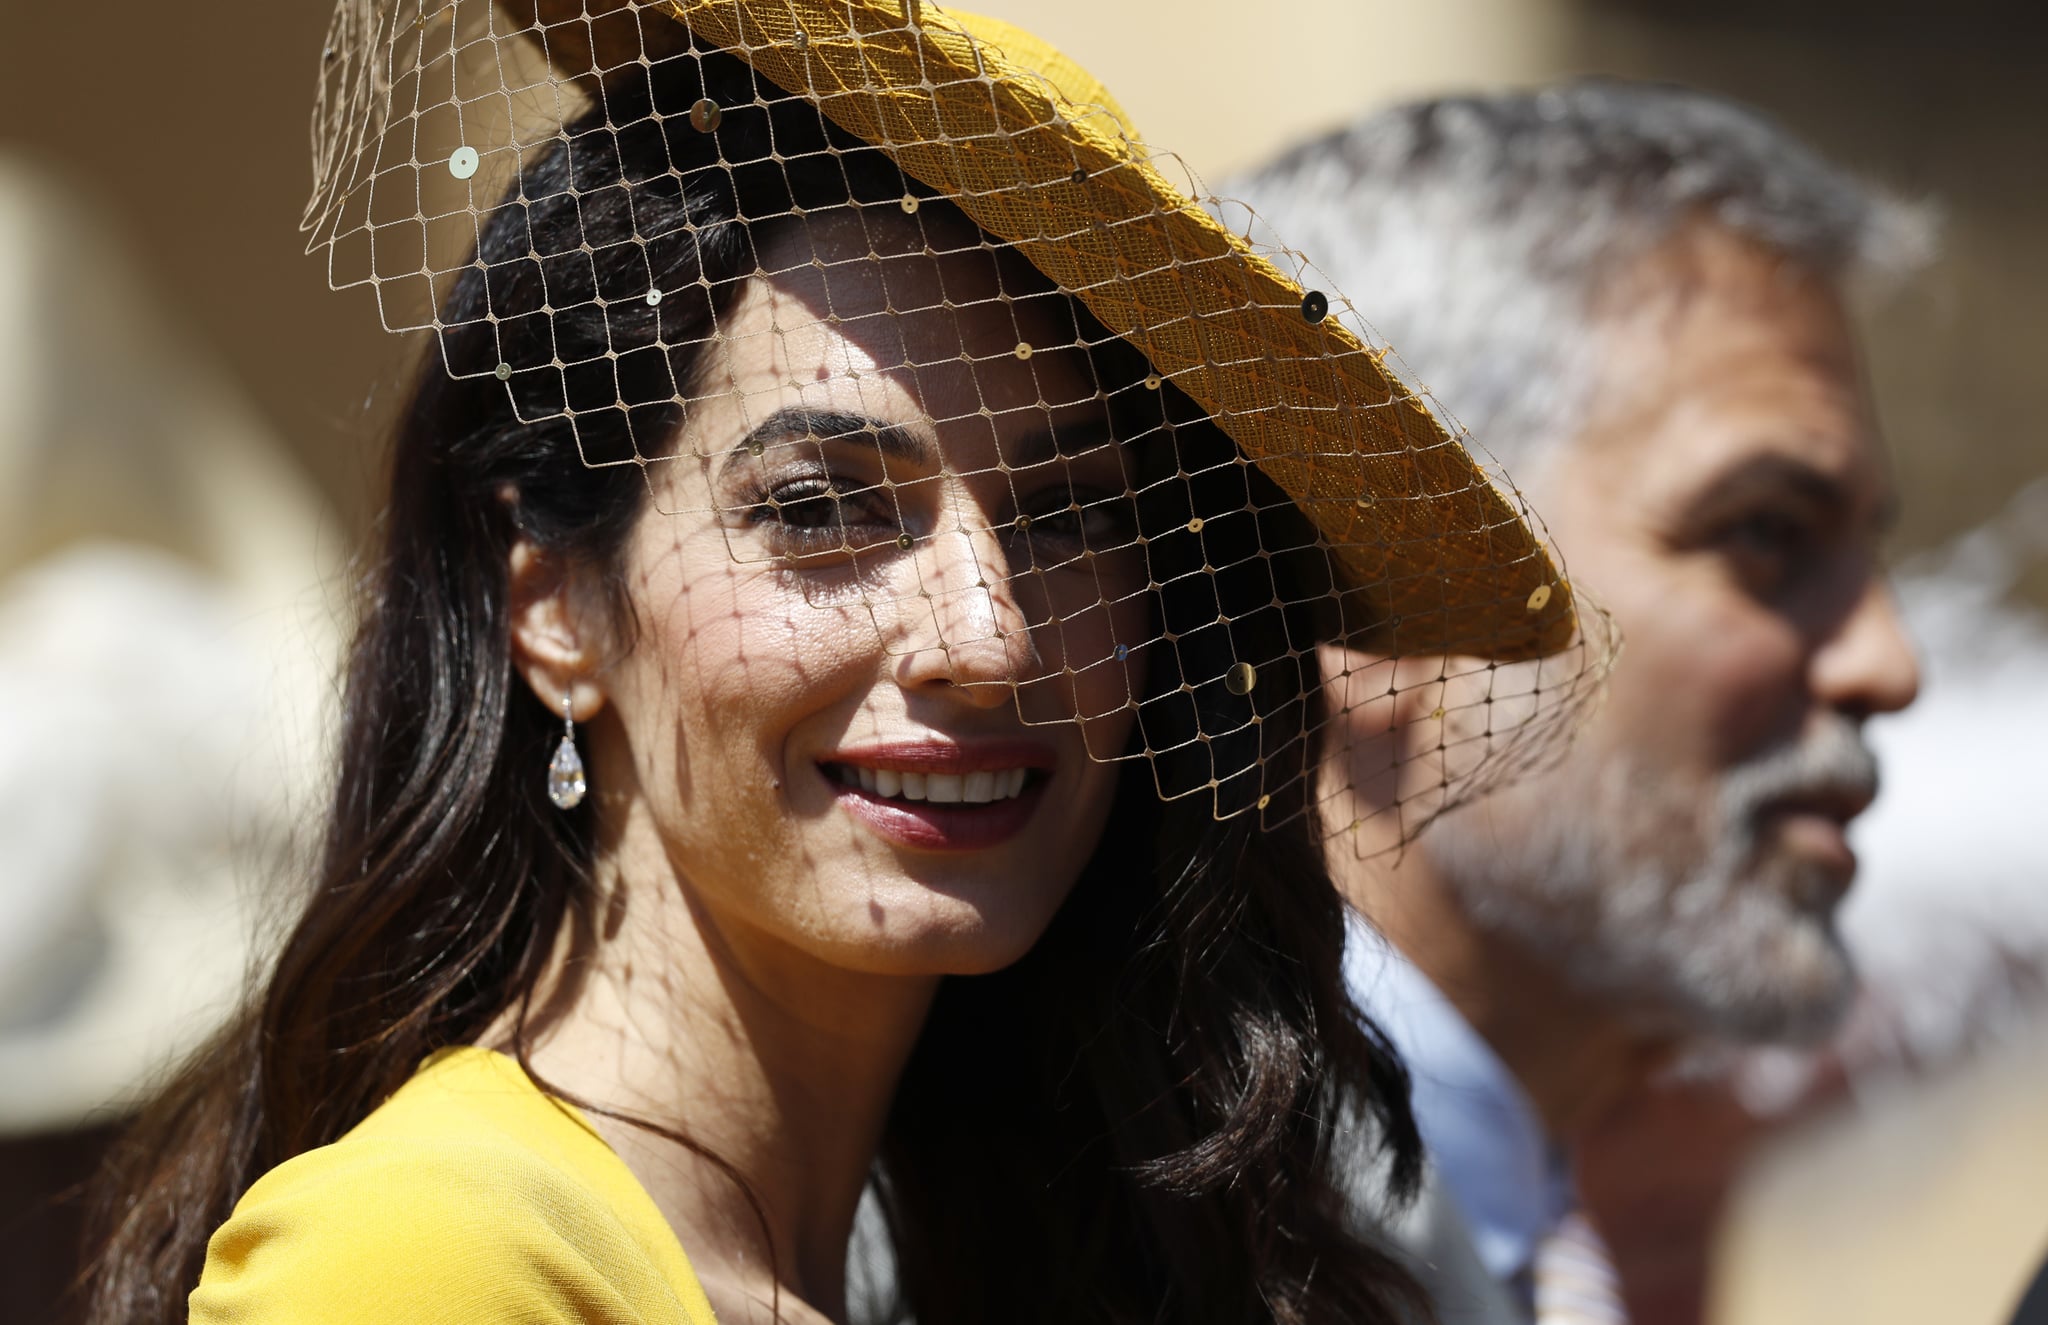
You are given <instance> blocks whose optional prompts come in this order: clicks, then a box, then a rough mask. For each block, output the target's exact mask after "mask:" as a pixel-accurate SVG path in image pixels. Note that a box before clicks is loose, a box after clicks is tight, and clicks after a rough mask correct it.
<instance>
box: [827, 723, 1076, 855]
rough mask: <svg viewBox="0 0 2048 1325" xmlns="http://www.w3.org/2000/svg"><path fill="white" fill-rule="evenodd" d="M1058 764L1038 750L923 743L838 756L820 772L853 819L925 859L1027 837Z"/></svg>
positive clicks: (1030, 745) (1024, 745) (1016, 745)
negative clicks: (1027, 828) (1026, 830)
mask: <svg viewBox="0 0 2048 1325" xmlns="http://www.w3.org/2000/svg"><path fill="white" fill-rule="evenodd" d="M1055 762H1056V761H1055V757H1054V755H1053V752H1052V750H1051V749H1050V748H1049V747H1047V746H1043V745H1040V744H1038V743H1036V742H1001V743H989V744H977V745H954V744H951V743H949V742H916V743H905V744H897V745H887V746H882V745H875V746H863V747H860V748H858V749H849V750H838V751H834V752H833V754H832V755H831V757H829V758H826V759H821V760H819V761H818V766H819V769H820V771H821V772H822V773H823V774H824V776H825V780H826V781H827V782H828V783H830V784H831V786H832V790H833V792H834V793H835V794H836V795H837V796H838V797H839V803H840V804H841V805H843V806H845V807H846V812H847V813H848V814H850V815H852V816H853V817H854V818H855V819H857V820H859V821H860V822H861V823H862V824H864V825H865V826H866V827H867V828H868V829H869V830H870V831H872V832H874V833H875V834H876V835H878V836H880V837H882V838H884V839H886V840H888V841H890V842H894V843H896V844H897V845H899V846H905V847H911V848H914V849H918V850H924V851H979V850H984V849H986V848H988V847H993V846H998V845H1000V844H1002V843H1004V842H1007V841H1009V840H1010V839H1011V838H1013V837H1015V836H1017V834H1019V833H1021V832H1022V831H1023V830H1024V826H1025V825H1026V824H1028V823H1029V822H1030V821H1031V817H1032V816H1033V815H1034V814H1036V813H1037V811H1038V803H1039V800H1040V799H1041V797H1042V796H1043V794H1044V791H1045V784H1046V781H1047V777H1048V775H1049V774H1050V773H1051V771H1052V769H1053V767H1054V764H1055Z"/></svg>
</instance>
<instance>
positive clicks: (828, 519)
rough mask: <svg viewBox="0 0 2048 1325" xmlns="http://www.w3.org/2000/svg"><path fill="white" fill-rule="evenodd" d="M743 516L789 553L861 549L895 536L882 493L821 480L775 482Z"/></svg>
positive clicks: (893, 515) (892, 516) (893, 518)
mask: <svg viewBox="0 0 2048 1325" xmlns="http://www.w3.org/2000/svg"><path fill="white" fill-rule="evenodd" d="M747 514H748V520H749V523H751V524H753V525H755V526H757V527H759V528H762V529H764V530H765V531H766V532H767V533H768V535H769V537H770V539H771V540H772V541H773V542H775V543H776V544H778V545H779V547H778V550H779V551H781V552H783V553H785V554H787V555H792V556H808V555H814V554H816V553H819V552H830V551H835V550H838V549H842V548H860V547H865V546H868V545H870V544H873V543H876V542H880V541H882V540H884V539H889V538H894V537H895V536H896V512H895V509H894V507H893V505H892V504H891V503H890V502H889V500H888V498H887V496H886V494H883V493H880V492H877V491H875V490H873V489H855V490H853V491H851V492H848V491H843V490H842V489H841V488H840V487H839V486H837V485H835V484H834V483H832V482H831V481H830V480H827V479H822V478H804V479H797V480H794V481H792V482H787V483H782V484H778V485H776V486H774V487H772V488H770V489H769V490H768V491H767V492H766V493H764V494H763V495H762V497H761V498H760V500H758V501H757V502H755V503H754V504H753V505H752V506H751V507H749V508H748V512H747Z"/></svg>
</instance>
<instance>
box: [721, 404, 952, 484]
mask: <svg viewBox="0 0 2048 1325" xmlns="http://www.w3.org/2000/svg"><path fill="white" fill-rule="evenodd" d="M806 439H808V440H811V441H818V442H836V441H859V440H862V439H866V440H868V441H871V442H872V443H873V444H874V446H875V449H877V450H879V451H880V452H881V453H882V454H883V455H885V456H891V457H894V458H895V459H898V460H903V461H906V462H908V463H909V464H912V465H916V466H920V467H922V468H925V469H934V468H937V467H938V463H939V455H938V448H937V447H935V446H933V445H932V443H931V442H929V441H928V440H926V439H925V438H923V437H920V436H918V435H917V434H916V433H914V432H912V431H911V430H910V429H908V428H906V427H904V426H903V425H901V424H896V423H888V422H885V421H883V420H881V419H877V418H873V417H871V416H869V415H866V414H853V413H849V412H847V411H845V410H831V409H809V408H806V407H805V406H802V405H790V406H787V407H785V408H783V409H779V410H776V411H775V412H774V413H773V414H770V415H769V416H768V417H767V418H766V419H763V420H762V421H761V424H760V426H759V427H757V428H755V429H754V430H753V431H752V432H749V433H748V434H747V435H746V436H745V437H742V438H740V440H739V441H737V442H735V443H733V445H732V448H731V449H730V450H729V451H727V452H726V461H725V463H726V465H731V464H732V463H733V461H734V460H735V459H736V458H737V457H738V456H740V455H744V454H751V453H752V452H754V451H756V450H758V449H760V448H762V447H768V446H774V445H777V444H778V443H783V442H796V441H804V440H806ZM721 472H722V470H721Z"/></svg>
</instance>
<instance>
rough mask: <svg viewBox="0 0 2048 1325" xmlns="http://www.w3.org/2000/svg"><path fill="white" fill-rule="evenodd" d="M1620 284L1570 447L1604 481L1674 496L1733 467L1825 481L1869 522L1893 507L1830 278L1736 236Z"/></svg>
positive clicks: (1694, 245) (1768, 476)
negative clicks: (1623, 289)
mask: <svg viewBox="0 0 2048 1325" xmlns="http://www.w3.org/2000/svg"><path fill="white" fill-rule="evenodd" d="M1659 281H1662V282H1663V284H1661V285H1660V284H1658V282H1659ZM1627 288H1629V289H1631V290H1632V291H1633V292H1634V294H1635V298H1634V300H1633V301H1632V306H1631V307H1628V308H1626V309H1618V308H1613V306H1612V305H1611V304H1610V312H1611V314H1612V315H1611V316H1610V318H1609V319H1608V321H1607V323H1606V326H1607V330H1608V335H1607V336H1606V338H1605V342H1604V345H1603V349H1602V353H1601V358H1600V362H1599V368H1598V372H1599V375H1600V377H1601V383H1600V386H1599V388H1598V389H1597V390H1596V391H1595V393H1594V400H1593V409H1592V410H1591V422H1590V425H1589V427H1588V429H1587V431H1586V433H1585V434H1584V435H1583V436H1582V437H1581V439H1580V442H1581V445H1580V446H1579V447H1577V448H1575V450H1577V451H1578V452H1579V458H1582V459H1584V460H1586V461H1589V462H1592V464H1593V465H1594V466H1596V467H1597V468H1598V469H1600V470H1601V471H1603V472H1605V473H1606V474H1607V476H1608V478H1609V479H1610V480H1612V481H1610V482H1609V483H1607V484H1604V485H1603V486H1605V487H1608V488H1609V489H1610V490H1613V489H1615V488H1619V487H1626V488H1628V489H1631V490H1632V491H1631V492H1630V494H1629V495H1631V496H1633V497H1637V498H1640V499H1645V500H1651V501H1658V500H1664V501H1681V500H1684V499H1686V498H1687V497H1689V496H1690V495H1691V494H1693V493H1695V492H1697V491H1699V490H1701V489H1704V488H1706V487H1709V486H1711V485H1714V484H1717V483H1721V482H1724V481H1728V480H1729V479H1730V477H1731V476H1737V477H1742V478H1743V479H1744V480H1745V481H1748V482H1752V483H1756V484H1764V483H1779V484H1783V485H1787V486H1791V487H1799V488H1804V489H1806V490H1807V495H1809V496H1818V495H1819V494H1820V490H1821V488H1822V487H1829V488H1832V489H1834V490H1835V492H1836V495H1837V496H1838V497H1839V499H1840V500H1842V501H1843V502H1845V503H1846V504H1848V505H1850V506H1853V507H1856V508H1860V509H1861V511H1862V513H1863V514H1864V515H1866V516H1868V517H1869V518H1873V519H1876V518H1881V512H1884V511H1886V510H1888V509H1889V507H1890V505H1891V502H1892V493H1891V486H1890V476H1889V471H1888V467H1887V464H1886V461H1885V457H1884V452H1883V445H1882V441H1881V439H1880V437H1879V435H1878V431H1877V426H1876V421H1875V418H1874V416H1873V414H1872V411H1871V407H1870V402H1869V398H1868V393H1867V391H1866V389H1865V385H1864V382H1863V378H1862V368H1861V361H1860V358H1859V356H1858V353H1857V347H1856V342H1855V337H1854V331H1853V329H1852V327H1851V325H1850V322H1849V319H1848V316H1847V314H1846V312H1845V310H1844V308H1843V306H1842V302H1841V300H1840V298H1839V296H1838V294H1837V292H1836V291H1835V290H1833V289H1832V288H1831V287H1830V286H1829V284H1828V283H1827V282H1826V281H1824V280H1821V279H1820V278H1818V277H1816V276H1813V275H1811V274H1809V273H1806V272H1802V271H1799V270H1797V269H1794V268H1791V267H1789V266H1787V265H1786V264H1785V263H1783V262H1782V261H1780V260H1778V259H1777V258H1776V257H1775V256H1774V255H1771V254H1769V253H1768V252H1766V251H1763V250H1761V249H1758V248H1756V247H1754V246H1753V245H1749V244H1748V243H1747V242H1746V241H1740V240H1736V239H1733V238H1732V237H1730V238H1729V239H1728V240H1727V242H1725V243H1722V242H1717V241H1711V240H1709V241H1700V240H1698V239H1694V240H1690V241H1688V242H1687V244H1686V247H1685V251H1683V252H1681V253H1680V254H1679V255H1677V256H1676V257H1675V258H1674V257H1673V256H1671V255H1660V256H1657V257H1654V258H1652V259H1651V260H1648V261H1646V262H1645V263H1644V264H1643V266H1642V267H1640V268H1639V269H1638V270H1637V271H1636V272H1635V273H1634V274H1633V275H1632V276H1631V278H1630V280H1629V282H1628V283H1627Z"/></svg>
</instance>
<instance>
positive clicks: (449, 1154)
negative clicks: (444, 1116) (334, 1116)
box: [191, 1078, 712, 1325]
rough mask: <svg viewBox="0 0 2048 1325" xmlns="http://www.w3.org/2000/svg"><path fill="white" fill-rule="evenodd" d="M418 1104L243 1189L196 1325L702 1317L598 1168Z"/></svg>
mask: <svg viewBox="0 0 2048 1325" xmlns="http://www.w3.org/2000/svg"><path fill="white" fill-rule="evenodd" d="M419 1080H420V1079H419V1078H415V1083H416V1084H417V1083H418V1082H419ZM409 1092H410V1094H409ZM418 1095H419V1092H417V1091H415V1090H414V1089H413V1087H411V1086H409V1087H408V1088H407V1090H406V1091H401V1092H400V1094H399V1095H398V1096H395V1097H394V1098H393V1100H392V1101H391V1102H390V1103H388V1104H386V1105H385V1106H384V1108H383V1109H380V1110H378V1111H377V1112H376V1113H373V1114H372V1115H371V1116H370V1118H369V1119H368V1120H367V1121H366V1123H365V1125H364V1126H363V1127H360V1128H358V1129H357V1130H356V1131H355V1132H352V1133H350V1134H349V1135H348V1136H346V1137H344V1138H342V1139H341V1140H340V1141H338V1142H336V1143H335V1144H333V1145H329V1146H323V1147H321V1148H320V1149H318V1150H312V1151H308V1152H307V1153H305V1154H303V1155H299V1156H297V1157H295V1158H293V1159H291V1160H288V1161H287V1162H285V1163H284V1164H282V1165H279V1166H278V1167H277V1168H275V1169H273V1170H271V1171H270V1172H269V1173H267V1174H265V1175H264V1176H263V1177H262V1178H261V1179H260V1180H259V1181H258V1182H257V1183H256V1184H255V1185H254V1186H252V1187H251V1188H250V1189H249V1190H248V1192H247V1193H246V1194H245V1195H244V1196H243V1198H242V1200H241V1201H240V1202H239V1203H238V1204H237V1205H236V1207H235V1211H234V1214H233V1215H232V1216H231V1217H230V1218H229V1220H228V1222H227V1223H225V1224H223V1225H222V1226H221V1227H220V1229H219V1230H218V1231H217V1232H215V1234H214V1235H213V1238H212V1240H211V1241H210V1242H209V1243H208V1244H207V1252H206V1268H205V1271H204V1273H203V1274H202V1276H201V1278H200V1282H199V1287H198V1289H197V1290H195V1291H194V1293H193V1294H192V1299H191V1320H192V1322H193V1325H230V1323H231V1322H232V1323H233V1325H245V1323H248V1325H257V1323H260V1325H370V1323H371V1322H377V1323H378V1325H384V1323H385V1322H394V1321H406V1322H420V1323H421V1325H470V1323H471V1322H475V1323H477V1325H482V1322H493V1323H498V1322H512V1321H517V1322H521V1323H522V1325H527V1323H531V1325H553V1323H554V1322H561V1323H562V1325H570V1323H571V1322H574V1323H575V1325H584V1323H585V1322H604V1323H610V1322H621V1323H624V1322H632V1323H634V1325H640V1323H642V1322H646V1323H649V1325H651V1323H652V1322H663V1323H664V1325H671V1323H672V1325H712V1321H711V1314H710V1310H709V1307H708V1306H706V1305H705V1304H704V1301H703V1294H702V1289H701V1288H699V1287H698V1285H697V1284H696V1282H695V1278H694V1276H692V1275H690V1274H689V1272H688V1269H687V1265H686V1263H684V1262H683V1261H682V1259H681V1257H680V1249H674V1250H675V1253H676V1254H675V1255H673V1256H668V1255H665V1254H664V1253H663V1250H662V1249H661V1248H660V1246H659V1244H656V1243H651V1241H650V1237H649V1235H648V1230H646V1229H644V1228H642V1227H640V1226H639V1225H640V1224H641V1223H644V1222H645V1214H646V1213H647V1212H646V1211H643V1210H641V1209H639V1208H637V1207H636V1206H634V1205H633V1203H632V1202H630V1201H622V1200H621V1199H619V1198H620V1193H618V1192H617V1191H607V1190H604V1189H605V1187H607V1186H609V1185H610V1184H609V1183H608V1182H606V1181H605V1180H604V1175H603V1174H602V1172H601V1171H600V1173H599V1174H598V1175H597V1177H598V1181H596V1182H593V1181H592V1180H591V1177H592V1175H591V1174H589V1173H587V1172H582V1171H579V1169H578V1168H577V1167H576V1166H575V1165H573V1164H571V1165H565V1164H564V1163H563V1162H562V1160H561V1156H560V1155H559V1154H552V1153H550V1150H549V1147H547V1146H546V1145H537V1144H535V1140H536V1138H534V1137H531V1136H525V1135H521V1134H520V1133H519V1132H518V1131H517V1129H516V1128H515V1129H513V1130H510V1131H508V1130H506V1129H505V1128H502V1127H499V1126H494V1125H492V1120H491V1119H489V1118H488V1117H479V1118H478V1119H477V1120H476V1125H474V1126H471V1127H469V1128H467V1129H462V1128H458V1127H455V1126H443V1125H439V1114H440V1113H442V1112H445V1111H444V1110H440V1109H433V1110H427V1111H424V1113H423V1112H422V1111H420V1110H418V1109H417V1108H415V1107H413V1104H412V1101H414V1100H416V1099H417V1097H418ZM534 1098H535V1099H536V1100H538V1101H540V1102H541V1103H542V1105H543V1106H544V1107H547V1108H553V1107H555V1106H554V1105H553V1104H552V1102H551V1101H546V1099H545V1097H543V1096H540V1095H539V1093H538V1092H537V1091H536V1092H534ZM422 1116H433V1117H434V1118H435V1124H434V1125H429V1126H419V1125H413V1124H416V1123H417V1121H418V1119H419V1118H420V1117H422ZM450 1121H453V1120H452V1119H451V1120H450ZM603 1153H604V1155H605V1157H607V1158H609V1159H610V1161H611V1162H612V1163H613V1164H618V1161H617V1160H616V1157H612V1156H610V1152H609V1151H605V1152H603ZM618 1167H619V1169H620V1171H621V1172H623V1171H624V1166H623V1165H622V1164H618ZM633 1195H637V1196H639V1197H640V1199H641V1200H643V1201H644V1200H645V1199H646V1198H645V1195H644V1192H637V1191H636V1192H635V1193H633ZM622 1207H623V1208H622ZM648 1210H651V1205H650V1206H649V1207H648ZM662 1232H663V1233H664V1234H666V1225H663V1226H662ZM668 1237H669V1239H670V1243H671V1245H672V1242H673V1235H668ZM679 1267H680V1268H679Z"/></svg>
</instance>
